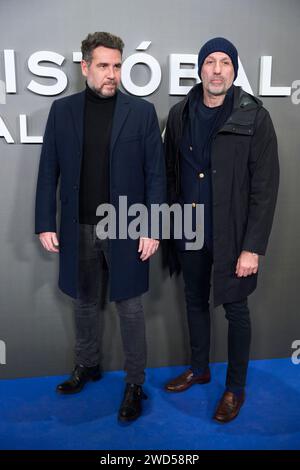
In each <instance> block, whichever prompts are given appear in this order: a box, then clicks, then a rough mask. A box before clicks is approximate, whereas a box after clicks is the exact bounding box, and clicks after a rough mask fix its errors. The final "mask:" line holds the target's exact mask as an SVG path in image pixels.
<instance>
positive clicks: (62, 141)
mask: <svg viewBox="0 0 300 470" xmlns="http://www.w3.org/2000/svg"><path fill="white" fill-rule="evenodd" d="M84 102H85V92H84V91H83V92H81V93H77V94H74V95H71V96H68V97H65V98H61V99H58V100H56V101H54V102H53V104H52V107H51V110H50V113H49V117H48V121H47V125H46V131H45V135H44V143H43V147H42V152H41V158H40V166H39V174H38V182H37V192H36V221H35V232H36V233H41V232H57V224H56V221H57V196H56V195H57V187H58V183H59V180H60V201H61V211H60V214H61V215H60V228H59V241H60V253H59V287H60V289H61V290H62V291H63V292H65V293H66V294H68V295H70V296H71V297H76V296H77V280H78V246H79V243H78V242H79V220H78V219H79V189H80V169H81V161H82V151H83V123H84ZM165 191H166V181H165V163H164V158H163V150H162V142H161V135H160V130H159V125H158V120H157V116H156V112H155V109H154V106H153V105H152V104H151V103H148V102H147V101H145V100H143V99H141V98H136V97H133V96H128V95H125V94H124V93H122V92H121V91H118V93H117V101H116V107H115V112H114V118H113V126H112V133H111V144H110V202H111V204H113V205H114V206H115V208H116V215H117V218H118V200H119V196H127V198H128V206H129V205H131V204H134V203H143V204H145V205H146V206H147V207H150V205H151V204H161V203H163V202H165V200H166V196H165ZM148 278H149V262H148V261H144V262H143V261H141V260H140V255H139V253H138V240H131V239H116V240H112V241H111V243H110V283H109V286H110V293H109V298H110V300H122V299H126V298H131V297H134V296H137V295H140V294H142V293H144V292H146V291H147V290H148Z"/></svg>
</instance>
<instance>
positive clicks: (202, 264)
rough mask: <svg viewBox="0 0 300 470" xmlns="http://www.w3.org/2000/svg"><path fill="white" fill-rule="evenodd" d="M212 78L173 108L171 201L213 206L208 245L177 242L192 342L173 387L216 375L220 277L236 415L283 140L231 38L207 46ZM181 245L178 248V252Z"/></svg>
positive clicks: (202, 63) (227, 403)
mask: <svg viewBox="0 0 300 470" xmlns="http://www.w3.org/2000/svg"><path fill="white" fill-rule="evenodd" d="M198 73H199V77H200V79H201V81H202V83H201V84H197V85H196V86H194V87H193V88H192V90H191V91H190V92H189V94H188V95H187V97H186V98H185V99H184V100H183V101H181V102H179V103H178V104H176V105H175V106H174V107H173V108H172V109H171V111H170V114H169V117H168V122H167V128H166V135H165V153H166V164H167V183H168V202H169V204H173V203H175V202H180V203H181V204H192V207H193V208H194V210H196V207H197V204H203V205H204V244H203V247H202V248H201V249H200V250H197V251H196V250H187V249H186V240H185V239H184V238H182V239H180V240H174V241H173V242H171V243H173V246H175V247H176V253H177V256H178V258H179V261H180V265H181V268H182V272H183V278H184V283H185V299H186V308H187V317H188V325H189V332H190V344H191V352H192V354H191V364H190V367H189V369H188V370H187V371H185V372H184V373H183V374H181V375H180V376H179V377H176V378H175V379H173V380H171V381H170V382H169V383H167V384H166V386H165V388H166V390H168V391H169V392H181V391H184V390H187V389H188V388H189V387H191V386H192V385H194V384H205V383H208V382H209V381H210V378H211V377H210V370H209V350H210V313H209V296H210V287H211V285H210V279H211V272H212V266H213V267H214V269H213V284H214V296H213V300H214V306H215V307H216V306H218V305H221V304H222V305H223V307H224V309H225V316H226V318H227V320H228V368H227V377H226V389H225V392H224V394H223V396H222V398H221V401H220V402H219V404H218V407H217V410H216V412H215V415H214V419H215V420H217V421H218V422H222V423H226V422H229V421H231V420H232V419H234V418H235V417H236V416H237V415H238V413H239V411H240V408H241V406H242V405H243V403H244V400H245V385H246V375H247V368H248V362H249V351H250V339H251V324H250V315H249V309H248V304H247V298H248V295H249V294H251V293H252V292H253V291H254V290H255V288H256V284H257V272H258V266H259V256H263V255H264V254H265V252H266V247H267V243H268V238H269V235H270V231H271V227H272V222H273V215H274V210H275V205H276V198H277V190H278V183H279V164H278V154H277V139H276V135H275V131H274V128H273V124H272V121H271V118H270V116H269V113H268V111H267V110H266V109H265V108H263V106H262V102H261V101H260V100H258V99H257V98H255V97H253V96H251V95H249V94H248V93H246V92H245V91H244V90H243V89H242V88H241V87H237V86H235V85H233V82H234V80H235V79H236V77H237V73H238V53H237V50H236V48H235V46H234V45H233V44H232V43H231V42H230V41H228V40H227V39H224V38H214V39H211V40H210V41H208V42H207V43H206V44H204V46H203V47H202V48H201V50H200V52H199V56H198ZM170 252H172V250H170Z"/></svg>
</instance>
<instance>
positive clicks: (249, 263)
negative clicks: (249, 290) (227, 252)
mask: <svg viewBox="0 0 300 470" xmlns="http://www.w3.org/2000/svg"><path fill="white" fill-rule="evenodd" d="M258 261H259V256H258V255H257V254H256V253H251V252H250V251H242V253H241V254H240V256H239V259H238V260H237V264H236V269H235V274H236V275H237V277H247V276H251V274H256V273H257V271H258Z"/></svg>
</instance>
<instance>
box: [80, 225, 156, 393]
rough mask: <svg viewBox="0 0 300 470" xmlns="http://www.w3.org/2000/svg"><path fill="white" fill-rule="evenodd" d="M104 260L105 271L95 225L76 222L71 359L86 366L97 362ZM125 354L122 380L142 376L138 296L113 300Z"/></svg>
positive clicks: (105, 251) (104, 248)
mask: <svg viewBox="0 0 300 470" xmlns="http://www.w3.org/2000/svg"><path fill="white" fill-rule="evenodd" d="M105 263H106V265H107V267H108V272H109V266H110V262H109V241H108V240H100V239H99V238H98V237H97V234H96V226H95V225H87V224H80V232H79V286H78V298H77V299H75V300H74V313H75V328H76V343H75V362H76V364H82V365H85V366H87V367H91V366H95V365H97V364H98V363H99V355H100V348H99V346H100V344H99V303H100V301H101V291H102V289H101V284H102V279H103V276H104V269H103V268H104V267H105ZM116 307H117V311H118V314H119V317H120V328H121V336H122V343H123V351H124V356H125V371H126V372H127V376H126V379H125V380H126V382H128V383H135V384H138V385H141V384H142V383H143V382H144V379H145V372H144V369H145V366H146V352H147V351H146V337H145V320H144V312H143V306H142V301H141V297H140V296H139V297H134V298H131V299H126V300H121V301H118V302H116Z"/></svg>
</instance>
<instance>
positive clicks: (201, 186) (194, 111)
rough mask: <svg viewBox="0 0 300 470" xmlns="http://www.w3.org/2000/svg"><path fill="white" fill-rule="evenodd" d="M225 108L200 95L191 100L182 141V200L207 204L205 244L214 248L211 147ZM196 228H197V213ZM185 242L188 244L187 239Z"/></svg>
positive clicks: (181, 244)
mask: <svg viewBox="0 0 300 470" xmlns="http://www.w3.org/2000/svg"><path fill="white" fill-rule="evenodd" d="M221 109H222V106H217V107H214V108H209V107H207V106H206V105H205V104H204V103H203V100H202V97H200V96H199V100H195V101H193V102H192V101H191V102H190V103H189V113H188V119H187V120H186V123H185V126H184V131H183V136H182V140H181V144H180V152H181V202H182V203H183V204H184V203H185V204H192V203H196V204H203V205H204V244H205V245H206V246H207V247H208V248H209V249H211V250H212V232H213V227H212V187H211V158H210V154H211V151H210V149H211V139H212V137H213V135H214V132H215V128H216V123H217V120H218V116H219V114H220V111H221ZM192 227H193V230H194V231H195V230H196V219H195V216H194V214H193V221H192ZM201 229H202V230H203V227H202V228H201ZM182 242H184V243H185V242H186V240H185V239H183V241H182ZM182 242H181V243H179V245H180V246H179V249H181V250H184V249H185V248H184V245H183V243H182ZM177 245H178V243H177Z"/></svg>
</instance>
